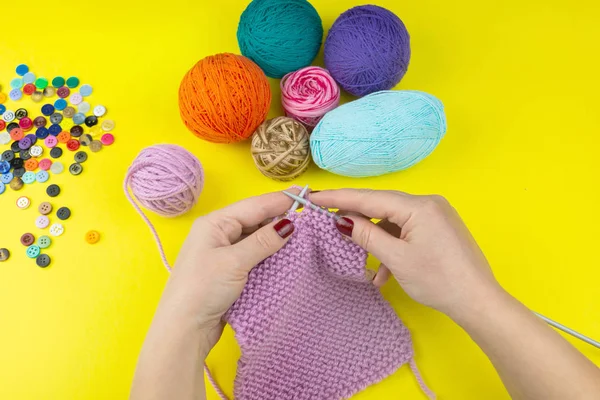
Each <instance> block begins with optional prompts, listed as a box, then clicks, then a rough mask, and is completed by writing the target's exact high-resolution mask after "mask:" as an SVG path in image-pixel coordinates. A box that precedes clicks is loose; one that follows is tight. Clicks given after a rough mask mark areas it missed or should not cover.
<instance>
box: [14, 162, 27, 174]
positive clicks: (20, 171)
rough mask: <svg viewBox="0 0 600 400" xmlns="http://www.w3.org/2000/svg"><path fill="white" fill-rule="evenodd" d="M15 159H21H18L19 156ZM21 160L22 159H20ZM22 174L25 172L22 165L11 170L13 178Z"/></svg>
mask: <svg viewBox="0 0 600 400" xmlns="http://www.w3.org/2000/svg"><path fill="white" fill-rule="evenodd" d="M17 160H21V159H20V158H17ZM21 161H23V160H21ZM24 174H25V168H23V167H18V168H15V169H14V170H13V176H14V177H15V178H20V177H22V176H23V175H24Z"/></svg>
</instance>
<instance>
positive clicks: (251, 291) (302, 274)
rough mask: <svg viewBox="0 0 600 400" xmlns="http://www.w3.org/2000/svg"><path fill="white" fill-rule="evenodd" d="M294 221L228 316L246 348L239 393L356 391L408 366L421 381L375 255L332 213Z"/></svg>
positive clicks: (281, 397)
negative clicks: (379, 281) (372, 273)
mask: <svg viewBox="0 0 600 400" xmlns="http://www.w3.org/2000/svg"><path fill="white" fill-rule="evenodd" d="M287 218H289V219H291V220H292V221H293V222H294V225H295V228H296V229H295V231H294V234H293V235H292V238H291V239H290V241H289V242H288V243H287V244H286V245H285V247H284V248H283V249H281V250H280V251H279V252H277V253H276V254H275V255H273V256H271V257H270V258H268V259H266V260H265V261H263V262H262V263H260V264H259V265H258V266H256V267H255V268H254V269H253V270H252V272H251V273H250V276H249V279H248V283H247V284H246V287H245V289H244V291H243V293H242V295H241V297H240V298H239V299H238V300H237V301H236V303H235V304H234V305H233V306H232V307H231V309H230V310H229V311H228V312H227V314H226V315H225V317H224V319H225V320H226V321H227V322H228V323H229V324H231V326H232V328H233V330H234V331H235V336H236V338H237V341H238V343H239V345H240V347H241V350H242V355H241V357H240V359H239V361H238V370H237V376H236V379H235V387H234V395H235V399H236V400H255V399H256V400H269V399H277V400H285V399H295V400H303V399H307V400H308V399H311V400H319V399H327V400H331V399H342V398H348V397H350V396H352V395H353V394H355V393H357V392H359V391H361V390H363V389H364V388H366V387H367V386H369V385H371V384H373V383H376V382H378V381H380V380H382V379H383V378H385V377H386V376H388V375H390V374H392V373H393V372H394V371H396V370H397V369H398V368H399V367H400V366H401V365H403V364H405V363H410V364H411V369H412V368H414V369H413V371H415V373H416V374H417V378H418V379H420V376H418V371H417V370H416V366H415V365H414V361H413V349H412V344H411V339H410V333H409V332H408V329H407V328H406V327H405V326H404V325H403V324H402V322H401V321H400V319H399V318H398V317H397V315H396V313H395V312H394V310H393V309H392V307H391V306H390V305H389V304H388V303H387V302H386V301H385V299H384V298H383V297H382V295H381V294H380V292H379V289H377V288H376V287H375V286H373V284H372V283H371V282H370V281H368V280H367V279H366V277H365V264H366V259H367V253H366V252H365V251H364V250H362V249H361V248H360V247H358V246H357V245H355V244H354V243H352V242H351V241H350V240H348V239H346V238H344V237H343V236H342V235H341V234H340V233H339V232H338V230H337V229H336V228H335V225H334V221H333V220H332V219H331V217H328V216H326V215H323V214H321V213H319V212H316V211H314V210H311V209H309V208H306V207H305V208H304V210H303V211H302V213H299V214H298V213H295V212H291V213H290V215H289V216H288V217H287ZM421 386H422V387H423V388H424V390H425V392H426V393H427V394H428V395H429V396H430V397H433V394H432V393H431V392H429V391H428V389H427V388H426V387H425V386H424V384H422V385H421Z"/></svg>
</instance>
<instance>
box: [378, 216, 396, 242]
mask: <svg viewBox="0 0 600 400" xmlns="http://www.w3.org/2000/svg"><path fill="white" fill-rule="evenodd" d="M377 226H379V227H380V228H381V229H383V230H384V231H386V232H387V233H389V234H390V235H392V236H393V237H397V238H401V237H402V228H400V227H399V226H398V225H396V224H394V223H393V222H390V221H388V220H387V219H382V220H381V221H379V222H378V223H377Z"/></svg>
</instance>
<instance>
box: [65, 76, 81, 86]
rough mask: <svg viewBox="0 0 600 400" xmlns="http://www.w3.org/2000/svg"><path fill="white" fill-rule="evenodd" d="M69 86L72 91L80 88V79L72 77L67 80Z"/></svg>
mask: <svg viewBox="0 0 600 400" xmlns="http://www.w3.org/2000/svg"><path fill="white" fill-rule="evenodd" d="M67 86H68V87H70V88H71V89H73V88H76V87H77V86H79V78H77V77H76V76H72V77H70V78H69V79H67Z"/></svg>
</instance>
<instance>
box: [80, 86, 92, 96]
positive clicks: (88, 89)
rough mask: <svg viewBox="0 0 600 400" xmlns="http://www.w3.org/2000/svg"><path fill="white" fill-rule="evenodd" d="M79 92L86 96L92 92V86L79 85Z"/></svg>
mask: <svg viewBox="0 0 600 400" xmlns="http://www.w3.org/2000/svg"><path fill="white" fill-rule="evenodd" d="M79 94H80V95H82V96H83V97H87V96H89V95H90V94H92V87H91V86H90V85H81V87H80V88H79Z"/></svg>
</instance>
